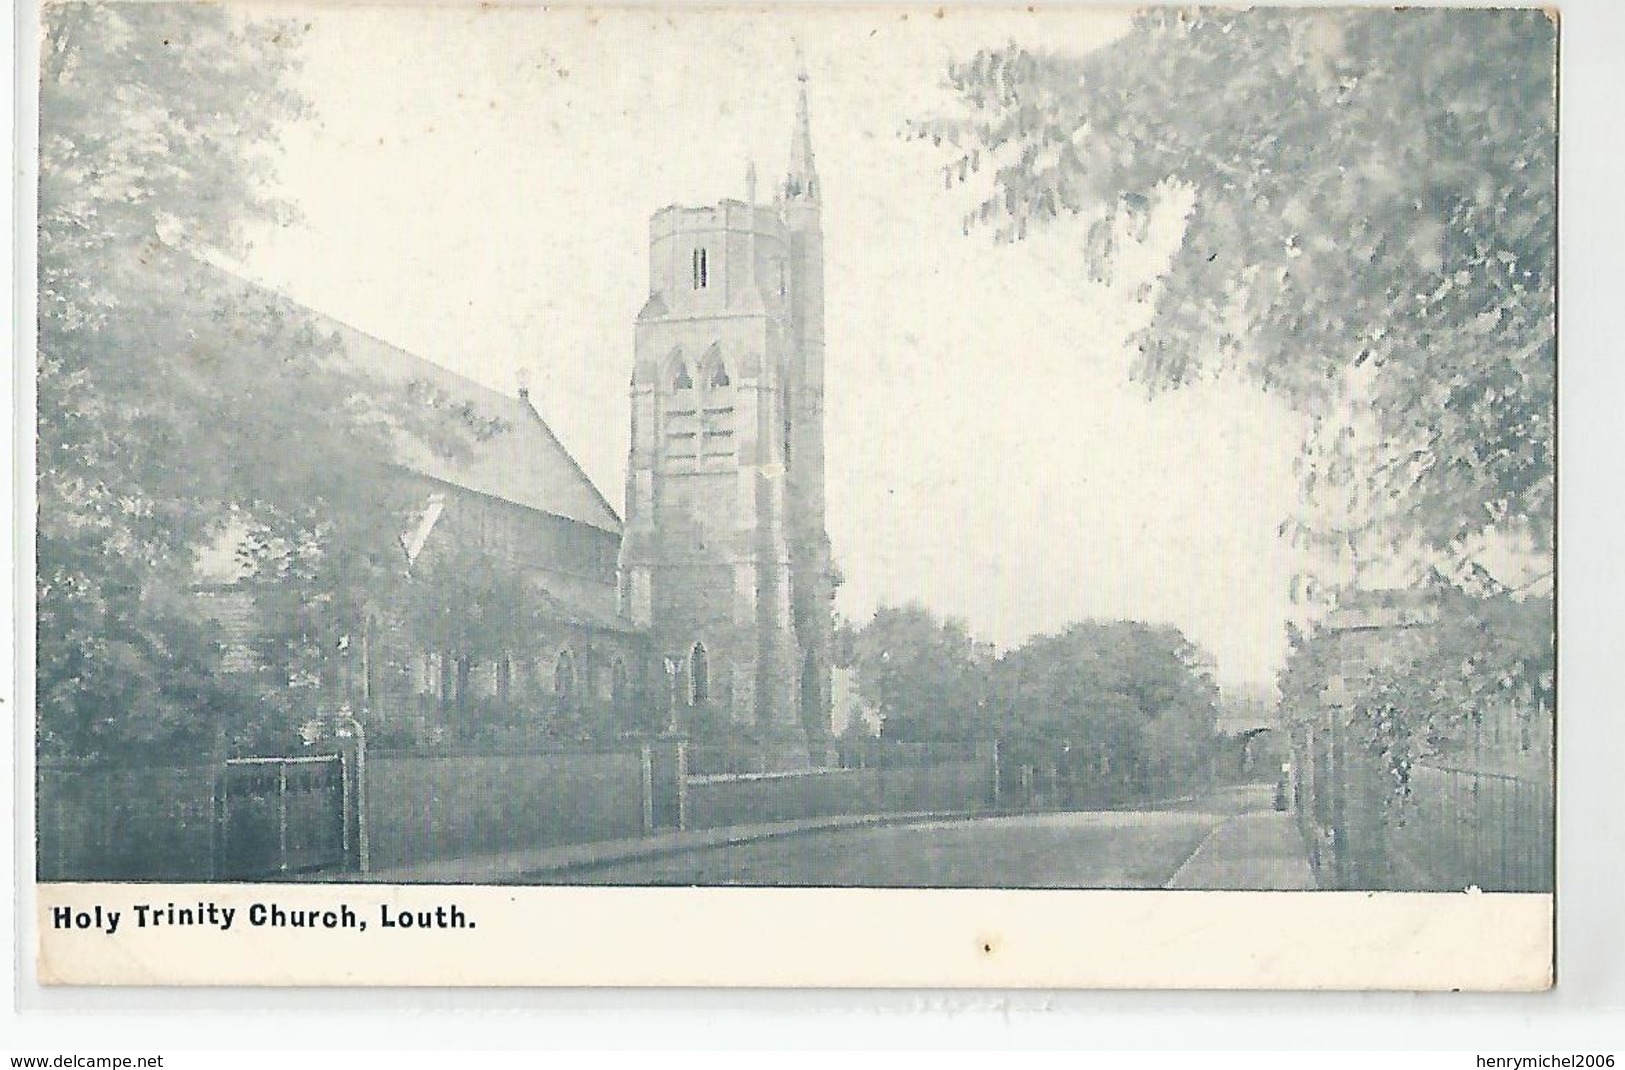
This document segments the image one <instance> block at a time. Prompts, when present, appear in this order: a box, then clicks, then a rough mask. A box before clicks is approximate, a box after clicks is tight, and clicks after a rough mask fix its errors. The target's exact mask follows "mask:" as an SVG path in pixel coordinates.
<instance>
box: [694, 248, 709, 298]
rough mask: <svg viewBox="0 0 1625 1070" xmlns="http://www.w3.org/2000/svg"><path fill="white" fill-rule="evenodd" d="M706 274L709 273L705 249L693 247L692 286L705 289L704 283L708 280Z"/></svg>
mask: <svg viewBox="0 0 1625 1070" xmlns="http://www.w3.org/2000/svg"><path fill="white" fill-rule="evenodd" d="M708 275H709V271H708V269H707V266H706V263H705V250H704V249H695V250H694V288H695V289H696V290H703V289H705V286H706V283H707V281H708Z"/></svg>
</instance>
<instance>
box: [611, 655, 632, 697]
mask: <svg viewBox="0 0 1625 1070" xmlns="http://www.w3.org/2000/svg"><path fill="white" fill-rule="evenodd" d="M630 692H631V685H630V683H629V681H628V679H627V675H626V662H624V661H622V660H621V659H620V658H616V659H615V664H614V665H613V666H611V667H610V670H609V698H610V701H611V702H613V703H614V704H615V708H616V709H620V708H622V707H624V706H625V705H626V702H627V699H628V698H629V697H630Z"/></svg>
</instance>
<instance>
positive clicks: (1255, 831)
mask: <svg viewBox="0 0 1625 1070" xmlns="http://www.w3.org/2000/svg"><path fill="white" fill-rule="evenodd" d="M1164 887H1165V888H1185V889H1206V890H1216V889H1237V888H1245V889H1247V890H1249V891H1259V892H1287V891H1292V892H1296V891H1308V890H1311V889H1313V888H1314V887H1315V875H1314V873H1313V871H1312V870H1311V869H1310V868H1309V856H1308V855H1307V854H1306V853H1305V851H1304V847H1303V837H1302V836H1301V835H1299V833H1298V828H1297V825H1295V824H1294V823H1293V820H1292V814H1291V813H1290V812H1287V811H1279V810H1253V811H1250V812H1247V813H1242V814H1237V815H1236V816H1234V817H1232V818H1230V819H1229V820H1227V821H1225V822H1223V823H1222V824H1220V825H1218V826H1217V827H1215V828H1214V830H1213V831H1212V832H1210V833H1208V836H1207V839H1205V840H1203V841H1202V843H1201V846H1199V847H1197V848H1196V851H1195V852H1194V853H1193V854H1192V855H1191V856H1190V857H1189V858H1187V859H1186V860H1185V864H1184V865H1182V866H1180V867H1179V870H1178V871H1177V872H1176V873H1175V874H1174V875H1173V877H1172V878H1171V879H1170V880H1169V881H1168V883H1167V884H1165V885H1164Z"/></svg>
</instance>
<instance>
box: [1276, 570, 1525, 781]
mask: <svg viewBox="0 0 1625 1070" xmlns="http://www.w3.org/2000/svg"><path fill="white" fill-rule="evenodd" d="M1425 605H1426V607H1427V611H1426V616H1425V623H1422V624H1420V625H1418V626H1415V627H1410V628H1406V629H1404V631H1403V634H1401V633H1399V632H1398V631H1397V630H1395V632H1394V634H1392V635H1390V636H1386V637H1383V640H1373V639H1371V638H1366V639H1365V641H1366V642H1373V641H1381V642H1382V643H1383V647H1382V649H1381V650H1380V651H1379V652H1378V654H1377V656H1375V657H1372V656H1364V657H1360V656H1354V654H1355V652H1353V651H1350V650H1346V649H1341V648H1340V647H1339V646H1338V645H1337V644H1338V641H1337V638H1336V635H1335V633H1331V632H1328V631H1325V630H1322V631H1319V632H1316V633H1312V634H1308V635H1305V634H1295V635H1294V636H1293V642H1292V648H1293V649H1292V653H1291V655H1290V656H1289V658H1288V660H1287V665H1286V667H1285V669H1284V670H1283V672H1282V675H1281V694H1282V710H1283V713H1284V714H1285V715H1286V718H1287V720H1289V721H1302V720H1306V719H1315V718H1318V717H1320V716H1323V713H1322V712H1321V711H1323V710H1324V708H1325V707H1326V704H1327V702H1328V700H1335V702H1336V703H1337V704H1338V705H1339V706H1341V707H1342V708H1343V709H1345V710H1346V711H1347V715H1348V717H1349V721H1350V724H1351V725H1352V727H1353V737H1352V741H1353V742H1354V743H1355V744H1356V745H1358V746H1361V747H1363V748H1365V749H1366V750H1367V751H1368V752H1370V753H1371V754H1373V755H1374V756H1375V757H1376V758H1377V759H1378V763H1379V768H1381V769H1382V770H1383V771H1384V773H1385V775H1386V777H1387V778H1388V784H1387V789H1388V790H1387V803H1388V806H1389V809H1390V810H1391V811H1394V809H1395V807H1397V806H1399V805H1400V804H1402V803H1403V802H1404V800H1405V799H1406V798H1407V796H1408V795H1409V793H1410V775H1411V770H1412V768H1413V767H1414V766H1415V765H1416V764H1417V763H1419V762H1426V761H1438V760H1441V759H1442V760H1446V761H1448V760H1450V759H1451V758H1452V757H1453V756H1455V755H1457V754H1459V753H1461V752H1463V751H1468V750H1470V749H1471V748H1473V747H1474V745H1475V743H1476V739H1477V736H1478V734H1479V732H1480V730H1481V728H1482V725H1483V722H1484V718H1485V717H1486V715H1490V716H1493V715H1496V714H1497V713H1498V712H1500V711H1509V710H1510V711H1513V712H1514V713H1515V714H1516V716H1517V717H1518V718H1519V719H1521V720H1523V721H1524V722H1525V723H1532V719H1533V718H1535V717H1537V716H1542V715H1549V711H1550V710H1551V709H1552V708H1553V701H1554V698H1555V690H1554V687H1555V667H1556V666H1555V661H1554V651H1553V646H1552V620H1553V603H1552V599H1551V598H1550V597H1549V596H1548V597H1538V596H1537V597H1526V598H1521V599H1520V598H1517V597H1514V595H1513V594H1512V593H1511V592H1505V591H1501V592H1493V593H1479V594H1468V593H1465V592H1462V591H1460V590H1459V589H1456V588H1453V587H1450V586H1447V585H1443V584H1440V585H1437V586H1436V588H1435V589H1434V590H1432V591H1431V592H1429V598H1428V600H1427V601H1426V603H1425ZM1328 688H1332V689H1334V690H1335V691H1336V693H1335V694H1332V695H1328V694H1327V691H1328ZM1395 812H1397V811H1395Z"/></svg>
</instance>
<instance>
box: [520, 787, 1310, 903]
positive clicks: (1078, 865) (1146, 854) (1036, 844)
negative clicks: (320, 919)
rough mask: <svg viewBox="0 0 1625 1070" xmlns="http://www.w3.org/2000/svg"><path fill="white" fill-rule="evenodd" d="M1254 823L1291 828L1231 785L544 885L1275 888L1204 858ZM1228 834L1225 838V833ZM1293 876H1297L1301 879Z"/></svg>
mask: <svg viewBox="0 0 1625 1070" xmlns="http://www.w3.org/2000/svg"><path fill="white" fill-rule="evenodd" d="M1249 822H1250V823H1252V824H1260V823H1262V824H1266V825H1268V826H1269V828H1271V829H1278V828H1289V827H1290V819H1289V818H1288V817H1287V815H1285V814H1275V813H1273V811H1271V810H1270V799H1269V789H1268V788H1267V787H1266V788H1262V789H1259V788H1254V789H1244V790H1240V791H1238V790H1235V789H1231V790H1228V791H1226V792H1222V793H1219V794H1216V795H1213V796H1209V797H1208V798H1206V799H1201V800H1192V801H1188V802H1185V803H1181V804H1176V805H1174V806H1172V807H1169V808H1164V809H1156V810H1143V811H1133V812H1087V813H1058V814H1023V815H1017V816H1009V817H995V818H980V819H974V820H946V821H932V822H924V823H913V824H904V825H885V826H879V827H869V828H860V829H846V830H841V831H830V832H811V833H804V834H799V835H794V836H785V837H780V838H776V839H769V840H758V841H754V842H750V843H742V844H736V845H733V846H727V847H716V848H711V849H706V850H697V851H686V852H682V853H677V854H670V855H665V856H663V857H658V858H649V859H642V860H639V861H634V862H623V863H618V864H614V865H608V866H603V867H597V868H588V869H581V870H576V871H574V872H569V873H564V874H553V875H550V876H549V878H548V880H547V883H550V884H555V883H557V884H606V885H607V884H635V885H696V884H698V885H744V886H768V887H870V888H929V887H934V888H943V887H951V888H983V887H999V888H1161V887H1164V886H1167V885H1168V884H1169V883H1170V882H1173V881H1175V878H1176V876H1177V877H1178V878H1180V879H1179V881H1178V882H1177V886H1181V887H1192V886H1195V887H1204V886H1205V887H1213V886H1214V885H1212V884H1211V883H1205V882H1204V881H1203V880H1202V876H1203V873H1205V872H1206V871H1207V870H1209V869H1212V868H1213V867H1214V866H1215V865H1217V866H1219V867H1221V869H1222V870H1223V872H1225V873H1226V874H1228V876H1227V878H1226V879H1229V880H1230V881H1231V882H1232V883H1231V885H1230V886H1232V887H1244V886H1255V887H1256V886H1260V885H1261V884H1262V886H1271V887H1273V886H1280V885H1281V883H1282V880H1281V878H1275V877H1271V876H1270V875H1269V874H1264V873H1257V876H1256V877H1255V876H1254V875H1253V874H1254V873H1256V872H1257V871H1253V870H1249V868H1248V862H1247V860H1246V859H1245V858H1238V857H1230V856H1226V857H1222V858H1210V857H1209V856H1212V855H1215V854H1216V853H1217V854H1224V852H1225V851H1226V850H1227V849H1229V848H1228V845H1229V844H1230V843H1232V842H1234V843H1235V844H1236V845H1237V846H1236V848H1235V849H1236V850H1240V851H1243V852H1245V851H1248V850H1255V849H1256V848H1255V847H1254V846H1253V845H1254V844H1255V843H1256V842H1257V841H1259V840H1260V837H1259V836H1257V835H1252V834H1248V835H1232V834H1230V833H1231V830H1232V829H1234V828H1237V827H1240V826H1238V823H1241V824H1242V825H1246V824H1247V823H1249ZM1221 831H1222V832H1224V833H1226V834H1225V835H1218V833H1219V832H1221ZM1288 842H1290V840H1289V839H1288V838H1286V837H1283V836H1282V835H1276V836H1275V837H1274V840H1273V841H1272V849H1273V850H1275V851H1276V853H1281V849H1280V847H1279V844H1280V843H1288ZM1215 847H1217V849H1218V850H1217V851H1215ZM1199 849H1202V850H1200V851H1199ZM1199 854H1200V855H1201V857H1200V858H1199V859H1194V860H1193V856H1197V855H1199ZM1187 863H1190V864H1189V865H1188V864H1187ZM1238 865H1239V866H1240V869H1239V870H1238V868H1237V867H1238ZM1225 867H1228V868H1225ZM1193 870H1200V871H1202V872H1193ZM1304 871H1305V873H1307V867H1306V866H1305V867H1304ZM1238 874H1239V875H1238ZM1287 879H1288V880H1290V881H1295V880H1297V878H1296V876H1295V874H1293V875H1289V877H1288V878H1287ZM1289 886H1302V885H1301V884H1293V885H1289Z"/></svg>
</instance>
